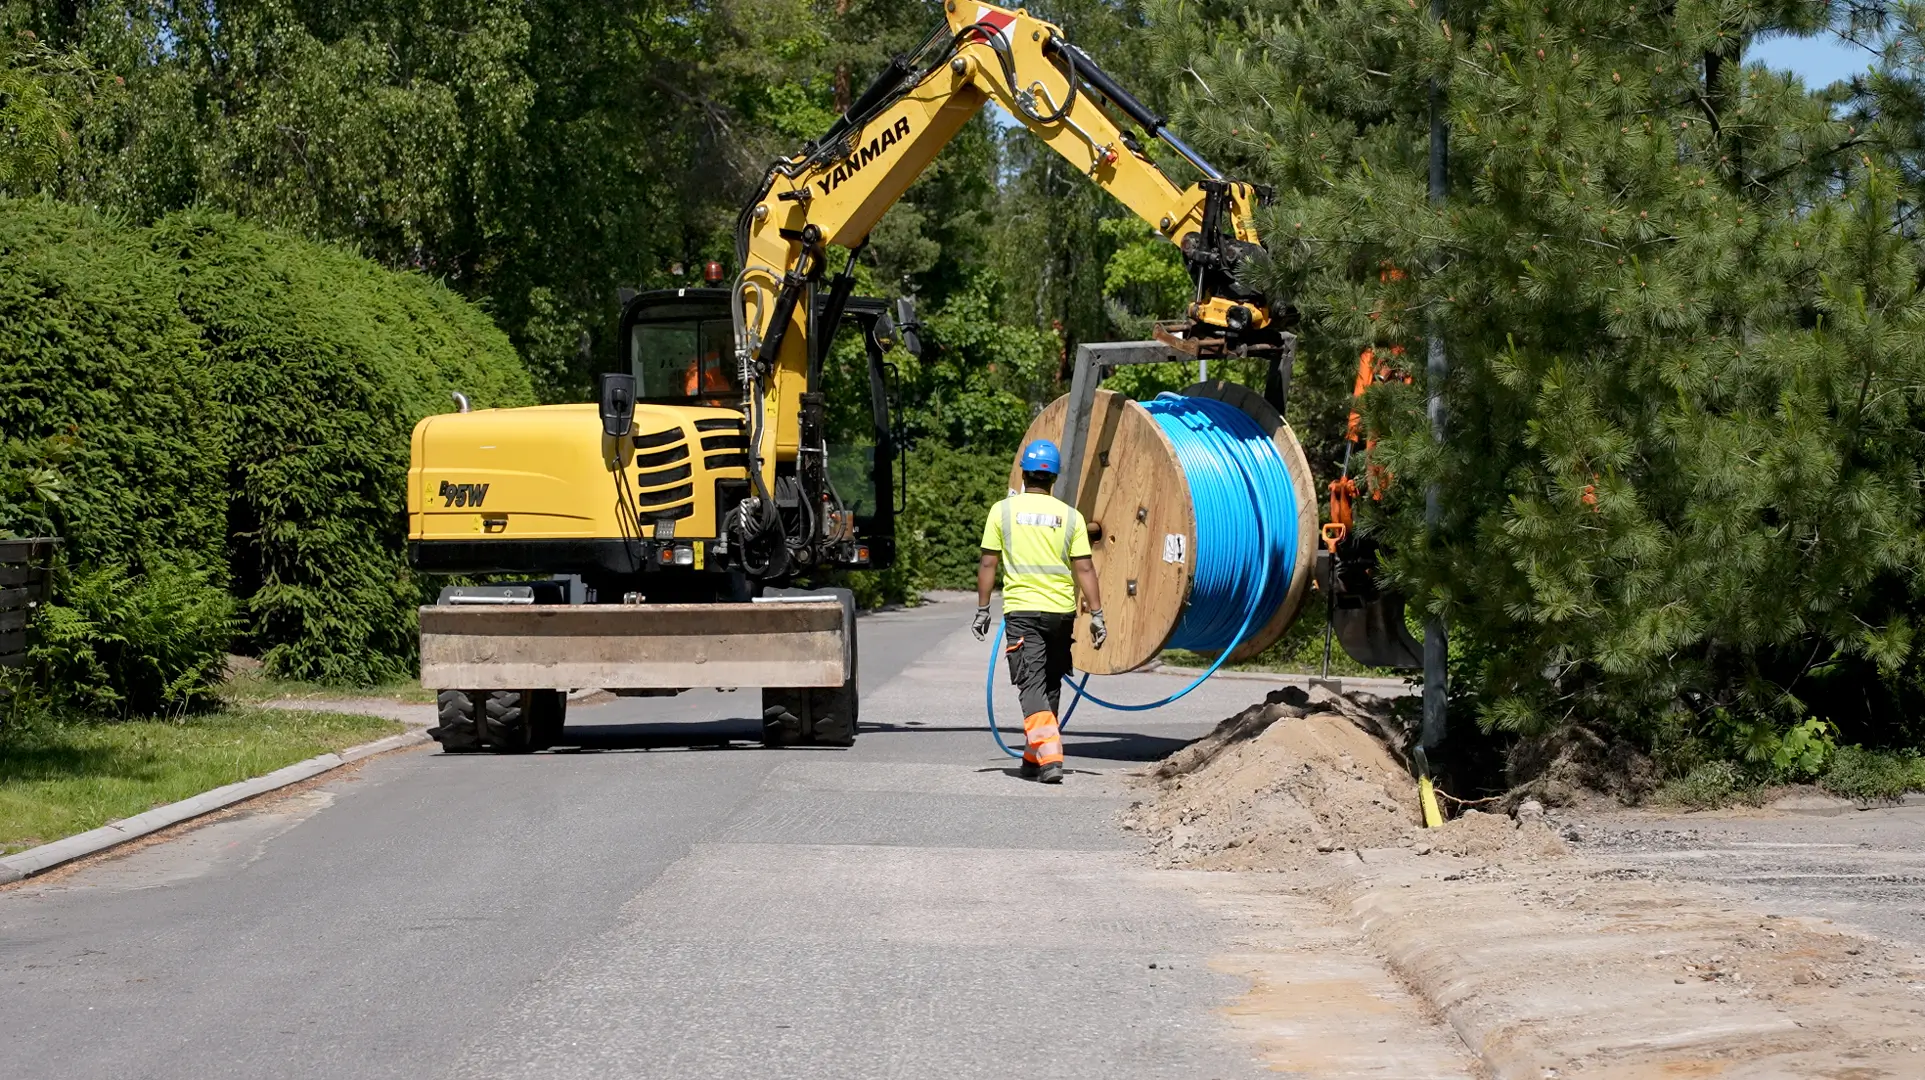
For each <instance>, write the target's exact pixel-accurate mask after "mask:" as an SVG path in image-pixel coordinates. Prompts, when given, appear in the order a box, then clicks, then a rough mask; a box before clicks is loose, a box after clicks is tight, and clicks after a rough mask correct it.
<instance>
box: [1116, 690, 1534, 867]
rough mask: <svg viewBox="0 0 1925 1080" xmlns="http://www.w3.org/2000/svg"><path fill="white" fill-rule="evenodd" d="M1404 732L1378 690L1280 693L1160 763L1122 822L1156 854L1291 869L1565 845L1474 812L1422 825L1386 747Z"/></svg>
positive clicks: (1409, 784)
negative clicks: (1354, 853) (1392, 852)
mask: <svg viewBox="0 0 1925 1080" xmlns="http://www.w3.org/2000/svg"><path fill="white" fill-rule="evenodd" d="M1361 724H1368V725H1369V726H1370V728H1371V730H1370V731H1366V730H1365V729H1364V727H1362V726H1360V725H1361ZM1400 736H1401V730H1400V729H1398V728H1396V727H1395V725H1394V722H1392V721H1391V720H1390V718H1389V709H1388V707H1387V703H1385V702H1383V701H1382V700H1381V699H1377V698H1372V697H1370V696H1369V695H1364V694H1353V695H1349V696H1348V697H1347V698H1337V697H1336V695H1334V694H1330V693H1328V692H1327V691H1324V692H1320V693H1319V694H1318V696H1317V697H1315V698H1312V697H1311V696H1309V695H1306V694H1304V693H1303V692H1302V691H1300V690H1294V689H1292V690H1289V691H1280V692H1278V693H1276V694H1272V695H1271V700H1268V701H1266V702H1264V703H1263V704H1260V705H1253V706H1251V707H1250V708H1248V709H1245V710H1244V711H1243V712H1240V713H1238V714H1237V715H1235V716H1233V717H1231V718H1229V719H1228V720H1225V721H1223V722H1222V723H1221V724H1219V725H1217V728H1216V730H1215V731H1213V732H1211V733H1210V734H1209V735H1207V736H1205V737H1204V738H1202V739H1199V740H1197V741H1196V742H1194V743H1192V744H1190V745H1189V746H1186V747H1184V748H1183V749H1182V750H1179V751H1177V752H1176V753H1174V754H1172V755H1170V757H1168V758H1166V759H1165V760H1163V761H1162V762H1160V763H1159V764H1158V765H1156V766H1155V767H1154V768H1153V769H1152V770H1151V771H1150V773H1149V775H1148V777H1147V778H1146V781H1145V782H1146V784H1147V785H1149V787H1150V790H1149V792H1148V793H1147V794H1146V795H1145V796H1144V797H1143V798H1142V799H1141V800H1139V801H1138V802H1136V803H1135V804H1133V805H1132V806H1131V807H1130V809H1129V810H1128V811H1126V812H1125V816H1124V821H1123V824H1124V825H1125V827H1127V828H1131V829H1135V830H1138V831H1141V832H1143V833H1145V834H1147V835H1148V836H1149V837H1150V838H1151V840H1152V842H1153V844H1154V846H1155V852H1156V855H1157V858H1158V861H1159V862H1161V863H1163V864H1165V865H1172V866H1186V867H1192V868H1196V869H1204V870H1274V869H1289V868H1293V867H1295V866H1297V865H1299V864H1300V863H1301V862H1302V860H1303V859H1304V858H1305V857H1306V856H1311V855H1314V854H1315V853H1317V852H1320V851H1321V852H1328V851H1340V850H1355V849H1361V848H1382V847H1397V846H1409V847H1414V848H1424V849H1434V850H1437V851H1439V852H1444V853H1448V854H1455V855H1467V856H1472V857H1493V856H1500V855H1502V854H1504V853H1505V852H1506V851H1508V850H1510V849H1513V848H1517V847H1524V848H1528V849H1529V850H1531V851H1532V852H1533V853H1534V854H1535V853H1543V854H1555V853H1556V852H1557V851H1559V850H1561V848H1562V845H1561V843H1560V842H1559V841H1558V840H1557V838H1556V837H1555V836H1553V835H1550V834H1549V832H1548V830H1546V829H1544V828H1543V827H1542V826H1541V825H1538V826H1533V827H1530V828H1527V829H1525V830H1523V832H1521V833H1520V831H1519V830H1518V828H1517V826H1516V824H1515V823H1514V822H1512V821H1511V819H1510V818H1508V817H1503V816H1500V815H1494V814H1480V813H1476V812H1475V811H1471V812H1467V813H1466V814H1465V815H1463V816H1462V817H1460V818H1458V819H1456V820H1453V821H1451V822H1448V823H1447V824H1446V825H1445V827H1444V828H1442V829H1431V830H1426V829H1424V828H1423V812H1422V809H1421V807H1420V806H1419V804H1418V800H1417V784H1416V781H1415V780H1414V779H1413V778H1412V776H1411V774H1410V771H1409V770H1408V769H1407V768H1406V767H1405V766H1404V764H1403V762H1402V761H1401V759H1400V757H1399V756H1398V755H1397V754H1395V753H1393V751H1392V749H1391V743H1392V742H1393V741H1394V740H1398V739H1399V737H1400Z"/></svg>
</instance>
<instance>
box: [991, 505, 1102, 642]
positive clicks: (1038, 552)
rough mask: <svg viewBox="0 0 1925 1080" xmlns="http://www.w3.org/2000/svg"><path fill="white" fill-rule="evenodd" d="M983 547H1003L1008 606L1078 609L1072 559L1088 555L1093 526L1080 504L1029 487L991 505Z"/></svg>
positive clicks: (1007, 608) (1012, 608)
mask: <svg viewBox="0 0 1925 1080" xmlns="http://www.w3.org/2000/svg"><path fill="white" fill-rule="evenodd" d="M983 550H984V551H996V552H1001V553H1002V563H1003V610H1004V611H1071V612H1073V611H1075V610H1076V578H1075V577H1074V576H1073V575H1072V574H1071V573H1070V569H1069V561H1070V560H1071V559H1076V558H1082V557H1085V556H1087V555H1088V554H1089V553H1090V551H1089V528H1088V527H1087V526H1086V525H1084V523H1083V515H1081V514H1079V513H1077V512H1076V508H1075V507H1073V506H1071V505H1069V504H1068V503H1066V502H1064V501H1062V500H1061V499H1057V498H1054V497H1053V496H1049V495H1044V494H1042V493H1041V492H1034V491H1026V492H1024V493H1022V494H1021V495H1011V496H1010V497H1009V498H1007V499H1004V500H1003V501H1001V502H999V503H997V504H996V505H995V506H992V507H990V508H989V520H988V521H986V522H984V523H983Z"/></svg>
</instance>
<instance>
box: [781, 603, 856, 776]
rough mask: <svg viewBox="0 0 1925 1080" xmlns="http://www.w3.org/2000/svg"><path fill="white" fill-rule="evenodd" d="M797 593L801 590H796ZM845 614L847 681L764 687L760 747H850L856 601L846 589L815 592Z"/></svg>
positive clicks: (852, 737)
mask: <svg viewBox="0 0 1925 1080" xmlns="http://www.w3.org/2000/svg"><path fill="white" fill-rule="evenodd" d="M796 591H797V592H800V591H801V590H796ZM814 594H815V595H821V596H834V597H835V598H837V599H839V600H841V601H842V606H843V609H844V610H846V611H847V612H848V613H849V677H848V679H847V680H846V681H844V682H843V684H842V685H841V686H804V687H767V688H764V689H763V691H762V745H763V746H770V747H778V746H797V745H802V744H813V745H816V746H854V745H855V742H856V723H857V717H858V714H859V713H860V711H861V705H862V700H861V695H860V694H859V693H858V692H857V678H856V668H857V665H858V657H859V655H860V654H859V653H858V652H857V650H856V619H855V612H856V598H855V594H854V593H852V592H850V591H849V590H847V589H819V590H814Z"/></svg>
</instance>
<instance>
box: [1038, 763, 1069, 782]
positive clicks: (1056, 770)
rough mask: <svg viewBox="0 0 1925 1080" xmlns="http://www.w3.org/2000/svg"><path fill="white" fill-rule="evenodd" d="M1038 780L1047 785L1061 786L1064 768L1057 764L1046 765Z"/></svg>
mask: <svg viewBox="0 0 1925 1080" xmlns="http://www.w3.org/2000/svg"><path fill="white" fill-rule="evenodd" d="M1036 779H1038V780H1041V781H1042V782H1043V783H1045V784H1060V783H1062V782H1063V766H1062V765H1060V764H1058V763H1055V762H1052V763H1050V764H1048V765H1045V766H1043V768H1042V772H1041V773H1039V774H1038V775H1037V777H1036Z"/></svg>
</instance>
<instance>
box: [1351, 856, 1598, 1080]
mask: <svg viewBox="0 0 1925 1080" xmlns="http://www.w3.org/2000/svg"><path fill="white" fill-rule="evenodd" d="M1356 857H1357V856H1354V855H1350V854H1348V853H1345V854H1342V855H1339V856H1334V857H1332V859H1331V865H1333V866H1335V867H1342V869H1341V870H1340V871H1339V872H1340V873H1341V874H1342V876H1343V877H1344V878H1346V879H1348V880H1346V881H1345V882H1344V884H1343V885H1341V886H1339V887H1338V895H1337V896H1335V897H1332V898H1331V899H1333V900H1335V902H1336V905H1337V907H1338V909H1339V910H1340V911H1342V912H1344V913H1345V914H1347V915H1348V916H1349V918H1350V920H1351V922H1352V924H1353V925H1354V926H1355V927H1356V928H1357V930H1358V931H1359V932H1360V933H1361V934H1362V935H1363V938H1364V940H1365V941H1367V942H1369V943H1370V944H1371V945H1372V946H1374V947H1375V948H1376V949H1377V950H1378V951H1379V952H1381V953H1382V954H1383V956H1384V959H1385V960H1387V961H1389V963H1390V966H1391V968H1392V970H1394V971H1395V972H1396V973H1397V974H1398V975H1401V976H1402V977H1403V978H1404V980H1405V981H1406V982H1408V983H1409V984H1410V986H1411V988H1412V989H1414V990H1415V991H1416V992H1417V995H1418V996H1419V997H1420V998H1422V999H1423V1000H1424V1001H1425V1002H1426V1003H1428V1004H1429V1005H1430V1006H1431V1007H1432V1008H1434V1009H1436V1010H1437V1012H1438V1013H1439V1014H1440V1015H1442V1016H1443V1018H1444V1022H1445V1023H1447V1024H1449V1025H1450V1027H1451V1030H1452V1031H1455V1032H1456V1033H1457V1037H1458V1038H1459V1039H1461V1040H1463V1043H1464V1046H1465V1047H1466V1048H1468V1049H1469V1050H1470V1052H1471V1053H1473V1054H1475V1055H1477V1057H1478V1059H1479V1060H1480V1061H1482V1062H1483V1063H1484V1066H1485V1067H1486V1068H1488V1069H1489V1070H1490V1075H1491V1076H1492V1078H1493V1080H1542V1078H1543V1077H1546V1076H1556V1075H1558V1072H1557V1070H1558V1069H1559V1067H1560V1066H1562V1065H1563V1064H1564V1061H1563V1060H1562V1055H1559V1054H1556V1053H1554V1052H1553V1051H1552V1050H1551V1048H1550V1047H1548V1046H1545V1045H1543V1044H1542V1043H1540V1042H1539V1040H1537V1039H1536V1038H1534V1037H1532V1035H1531V1034H1530V1033H1529V1032H1528V1030H1527V1028H1528V1025H1520V1024H1518V1023H1516V1022H1514V1021H1512V1020H1507V1019H1506V1018H1504V1017H1502V1016H1500V1015H1497V1012H1496V1010H1495V1009H1493V1008H1492V1006H1491V1005H1490V1003H1489V1002H1488V1001H1487V1000H1486V997H1485V994H1484V992H1483V990H1484V987H1483V986H1482V983H1481V980H1480V979H1479V978H1478V976H1477V975H1476V974H1474V973H1475V972H1476V971H1477V970H1478V969H1477V967H1476V965H1474V964H1472V963H1470V962H1469V959H1468V958H1467V957H1465V956H1464V955H1463V954H1462V953H1461V952H1460V951H1459V950H1458V949H1456V948H1454V947H1452V946H1450V945H1447V944H1444V943H1443V942H1441V941H1439V940H1437V935H1435V934H1432V933H1429V932H1428V923H1427V917H1426V915H1425V913H1424V911H1423V904H1422V897H1421V894H1419V895H1416V896H1413V895H1412V894H1413V893H1417V892H1418V890H1415V889H1408V890H1407V889H1404V888H1401V883H1398V884H1397V885H1389V884H1386V883H1382V882H1378V881H1373V880H1372V879H1371V878H1370V877H1369V876H1368V875H1367V874H1364V873H1361V872H1358V870H1357V869H1356V868H1354V867H1348V866H1346V865H1345V864H1346V863H1348V862H1349V861H1350V859H1352V858H1356Z"/></svg>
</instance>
